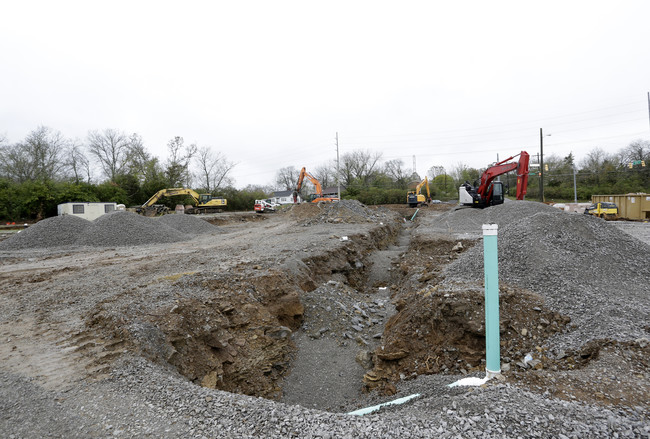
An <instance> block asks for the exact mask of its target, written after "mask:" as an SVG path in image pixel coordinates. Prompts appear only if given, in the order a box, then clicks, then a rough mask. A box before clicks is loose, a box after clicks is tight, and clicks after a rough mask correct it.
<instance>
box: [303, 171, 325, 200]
mask: <svg viewBox="0 0 650 439" xmlns="http://www.w3.org/2000/svg"><path fill="white" fill-rule="evenodd" d="M305 178H306V179H307V180H309V181H310V182H311V184H313V185H314V192H315V193H316V194H317V195H318V196H319V197H322V196H323V187H322V186H321V184H320V181H318V180H317V179H316V178H315V177H314V176H313V175H311V174H310V173H309V172H307V170H306V169H305V168H302V169H301V170H300V176H299V177H298V184H297V185H296V192H300V189H302V183H303V181H304V180H305Z"/></svg>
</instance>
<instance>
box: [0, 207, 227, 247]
mask: <svg viewBox="0 0 650 439" xmlns="http://www.w3.org/2000/svg"><path fill="white" fill-rule="evenodd" d="M215 232H219V228H218V227H216V226H213V225H212V224H210V223H208V222H206V221H203V220H202V219H200V218H195V217H190V216H188V215H166V216H164V217H161V218H160V219H158V218H148V217H144V216H141V215H138V214H136V213H133V212H126V211H114V212H111V213H107V214H105V215H102V216H100V217H99V218H97V219H96V220H95V221H92V222H91V221H87V220H85V219H83V218H79V217H77V216H73V215H64V216H56V217H52V218H47V219H45V220H43V221H39V222H38V223H36V224H34V225H33V226H31V227H29V228H28V229H25V230H24V231H22V232H20V233H17V234H16V235H14V236H12V237H11V238H9V239H6V240H4V241H2V242H0V250H6V251H14V250H23V249H35V248H54V247H62V246H90V247H115V246H136V245H143V244H167V243H171V242H179V241H187V240H188V239H191V237H192V236H194V235H199V234H205V233H215Z"/></svg>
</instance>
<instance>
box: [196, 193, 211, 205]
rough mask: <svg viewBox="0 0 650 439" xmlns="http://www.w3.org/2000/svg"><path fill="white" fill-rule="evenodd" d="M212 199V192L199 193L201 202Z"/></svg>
mask: <svg viewBox="0 0 650 439" xmlns="http://www.w3.org/2000/svg"><path fill="white" fill-rule="evenodd" d="M211 199H212V195H210V194H201V195H199V204H205V203H207V202H208V201H210V200H211Z"/></svg>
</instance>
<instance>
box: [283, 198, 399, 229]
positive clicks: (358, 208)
mask: <svg viewBox="0 0 650 439" xmlns="http://www.w3.org/2000/svg"><path fill="white" fill-rule="evenodd" d="M291 215H292V217H294V218H296V219H298V220H299V223H300V224H301V225H303V226H310V225H314V224H323V223H347V224H350V223H365V222H369V223H378V222H382V221H390V220H392V219H394V218H395V217H396V215H395V213H393V212H391V211H390V210H388V209H386V208H379V209H371V208H369V207H367V206H366V205H364V204H363V203H361V202H359V201H357V200H341V201H338V202H334V203H317V204H314V203H302V204H299V205H296V206H294V207H293V209H292V210H291Z"/></svg>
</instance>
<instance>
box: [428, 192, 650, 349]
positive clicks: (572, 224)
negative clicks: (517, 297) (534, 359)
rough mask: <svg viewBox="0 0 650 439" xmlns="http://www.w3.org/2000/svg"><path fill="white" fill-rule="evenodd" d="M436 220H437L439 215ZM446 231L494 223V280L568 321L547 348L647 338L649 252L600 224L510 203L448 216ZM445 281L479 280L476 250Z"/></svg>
mask: <svg viewBox="0 0 650 439" xmlns="http://www.w3.org/2000/svg"><path fill="white" fill-rule="evenodd" d="M441 217H442V215H441ZM445 221H446V224H445V226H446V227H449V228H453V230H454V231H455V232H461V233H475V231H476V230H478V231H479V233H482V232H480V231H481V225H482V224H485V223H489V222H493V223H497V224H499V241H498V243H499V278H500V282H501V283H507V284H513V285H517V286H520V287H524V288H526V289H529V290H531V291H534V292H536V293H538V294H540V295H542V297H544V299H545V301H546V305H547V306H548V307H549V308H551V309H552V310H554V311H557V312H560V313H561V314H564V315H566V316H569V317H570V318H571V323H572V326H574V327H573V328H572V330H571V331H569V332H567V333H563V334H558V335H556V336H555V337H554V338H552V339H551V340H550V343H551V345H552V347H553V349H554V350H555V351H556V352H557V353H561V352H562V351H563V350H565V349H573V348H578V347H580V346H582V345H584V344H585V343H587V342H588V341H590V340H593V339H614V340H634V339H637V338H642V337H647V332H646V329H645V328H646V327H647V326H648V322H649V321H648V314H647V310H648V308H649V307H650V283H649V282H648V279H650V264H648V261H650V246H648V245H647V244H644V243H643V242H641V241H639V240H637V239H635V238H633V237H631V236H629V235H628V234H626V233H624V232H622V231H620V230H618V229H617V228H616V227H614V226H613V225H612V224H610V223H608V222H606V221H603V220H601V219H598V218H595V217H592V216H587V215H577V214H568V213H565V212H561V211H557V210H555V209H553V208H550V207H547V206H544V205H542V204H539V203H530V202H518V203H509V204H508V205H503V206H498V207H492V208H488V209H484V210H480V209H471V210H467V209H462V210H458V211H455V212H450V213H449V215H447V216H446V218H445ZM445 275H446V282H448V283H449V282H457V281H458V280H459V279H462V280H470V281H475V282H481V281H482V280H483V246H482V245H480V244H479V245H476V246H474V247H473V248H471V249H470V250H468V251H467V252H465V253H463V254H462V255H461V256H460V257H459V258H458V259H457V260H456V261H455V262H453V263H452V264H450V265H449V266H448V267H447V269H446V271H445Z"/></svg>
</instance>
